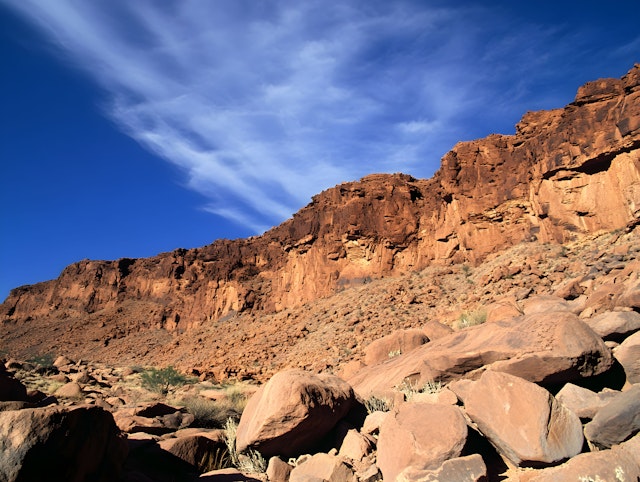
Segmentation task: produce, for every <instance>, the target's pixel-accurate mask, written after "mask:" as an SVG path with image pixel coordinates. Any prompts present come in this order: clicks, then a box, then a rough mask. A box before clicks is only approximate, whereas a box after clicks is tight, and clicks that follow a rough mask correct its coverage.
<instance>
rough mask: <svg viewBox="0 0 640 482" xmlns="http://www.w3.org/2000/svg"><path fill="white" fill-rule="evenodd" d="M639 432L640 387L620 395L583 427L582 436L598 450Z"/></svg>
mask: <svg viewBox="0 0 640 482" xmlns="http://www.w3.org/2000/svg"><path fill="white" fill-rule="evenodd" d="M638 431H640V385H633V386H632V387H631V388H630V389H629V390H627V391H625V392H622V393H620V394H619V395H618V396H617V397H615V398H614V399H613V400H612V401H610V402H609V403H608V404H607V405H605V406H604V407H603V408H601V409H600V410H598V413H596V415H595V417H593V420H591V422H589V423H588V424H586V425H585V427H584V435H585V437H586V438H587V440H588V441H589V444H590V445H591V446H593V447H596V448H598V449H604V448H610V447H611V446H613V445H616V444H619V443H621V442H624V441H625V440H627V439H629V438H631V437H633V436H634V435H635V434H636V433H638Z"/></svg>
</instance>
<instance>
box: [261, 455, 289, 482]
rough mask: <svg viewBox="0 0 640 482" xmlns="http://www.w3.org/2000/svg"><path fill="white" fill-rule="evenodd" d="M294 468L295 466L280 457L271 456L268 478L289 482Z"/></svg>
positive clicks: (279, 481)
mask: <svg viewBox="0 0 640 482" xmlns="http://www.w3.org/2000/svg"><path fill="white" fill-rule="evenodd" d="M292 469H293V467H291V466H290V465H289V464H288V463H286V462H284V461H282V460H281V459H280V458H279V457H271V458H270V459H269V464H268V465H267V479H268V480H269V482H287V481H288V480H289V475H290V474H291V470H292Z"/></svg>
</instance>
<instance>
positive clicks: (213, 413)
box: [182, 396, 242, 428]
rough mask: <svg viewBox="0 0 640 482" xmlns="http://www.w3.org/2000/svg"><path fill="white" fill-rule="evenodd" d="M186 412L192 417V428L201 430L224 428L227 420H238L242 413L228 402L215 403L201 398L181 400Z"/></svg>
mask: <svg viewBox="0 0 640 482" xmlns="http://www.w3.org/2000/svg"><path fill="white" fill-rule="evenodd" d="M182 403H183V404H184V407H185V408H186V409H187V411H188V412H189V413H190V414H192V415H193V416H194V421H193V424H192V426H194V427H202V428H224V426H225V422H226V421H227V419H229V418H231V419H234V420H238V419H239V418H240V415H241V414H242V411H241V410H240V411H239V410H237V409H236V407H234V406H233V405H232V404H230V403H228V402H224V401H222V402H216V401H214V400H209V399H207V398H203V397H198V396H196V397H189V398H185V399H184V400H182Z"/></svg>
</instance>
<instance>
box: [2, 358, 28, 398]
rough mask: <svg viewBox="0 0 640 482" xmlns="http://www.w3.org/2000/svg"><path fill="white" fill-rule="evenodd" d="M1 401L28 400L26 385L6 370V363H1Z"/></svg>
mask: <svg viewBox="0 0 640 482" xmlns="http://www.w3.org/2000/svg"><path fill="white" fill-rule="evenodd" d="M0 401H2V402H5V401H19V402H24V401H27V389H26V387H25V386H24V385H23V384H22V382H21V381H20V380H16V379H15V378H14V377H13V375H12V374H11V373H9V372H7V371H6V369H5V367H4V363H0Z"/></svg>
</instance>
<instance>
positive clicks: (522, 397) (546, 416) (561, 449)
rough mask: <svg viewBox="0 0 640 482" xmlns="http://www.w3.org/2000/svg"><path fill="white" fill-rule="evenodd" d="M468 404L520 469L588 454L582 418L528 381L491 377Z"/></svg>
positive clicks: (495, 374) (477, 420) (472, 393)
mask: <svg viewBox="0 0 640 482" xmlns="http://www.w3.org/2000/svg"><path fill="white" fill-rule="evenodd" d="M464 403H465V405H464V406H465V410H466V412H467V415H468V416H469V417H470V418H471V420H472V421H473V422H474V423H475V424H476V425H477V426H478V429H479V430H480V432H481V433H482V434H484V436H485V437H486V438H487V439H488V440H489V441H490V442H491V444H492V445H493V446H494V447H496V449H497V450H498V452H500V453H501V454H502V455H503V456H504V457H506V458H507V459H508V460H510V461H511V462H512V463H513V464H515V465H519V466H539V465H544V464H552V463H556V462H559V461H561V460H563V459H566V458H568V457H573V456H574V455H576V454H578V453H580V451H581V450H582V444H583V435H582V424H581V423H580V419H579V418H578V416H577V415H576V414H574V413H573V412H572V411H571V410H569V409H568V408H566V407H564V406H563V405H562V404H560V403H558V401H557V400H556V399H555V398H554V397H553V395H551V393H549V392H548V391H547V390H545V389H544V388H542V387H539V386H538V385H536V384H534V383H531V382H528V381H527V380H524V379H522V378H519V377H516V376H513V375H510V374H508V373H499V372H493V371H487V372H485V373H483V375H482V377H481V378H480V379H479V380H478V381H477V382H475V383H474V384H473V386H472V387H471V390H470V392H469V394H468V396H467V397H466V398H465V400H464Z"/></svg>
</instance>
